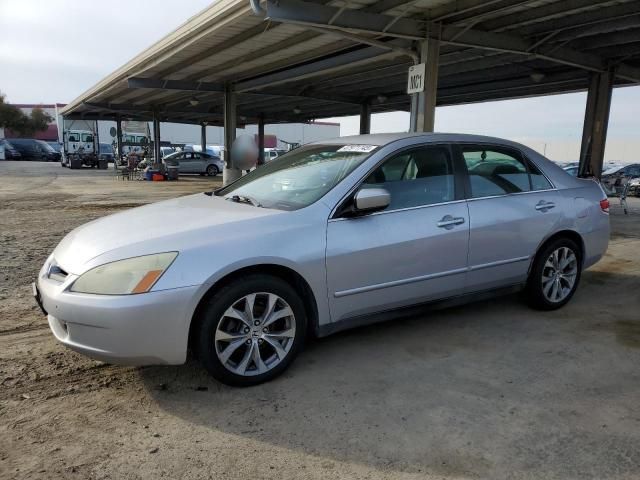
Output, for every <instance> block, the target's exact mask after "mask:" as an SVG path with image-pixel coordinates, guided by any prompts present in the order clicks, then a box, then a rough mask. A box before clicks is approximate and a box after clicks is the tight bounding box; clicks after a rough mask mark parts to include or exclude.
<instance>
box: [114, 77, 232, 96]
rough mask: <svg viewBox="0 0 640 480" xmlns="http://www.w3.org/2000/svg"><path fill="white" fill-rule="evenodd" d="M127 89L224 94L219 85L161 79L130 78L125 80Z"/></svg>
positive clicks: (221, 86) (222, 88)
mask: <svg viewBox="0 0 640 480" xmlns="http://www.w3.org/2000/svg"><path fill="white" fill-rule="evenodd" d="M127 87H129V88H151V89H154V90H181V91H189V92H218V93H223V92H224V85H223V84H221V83H212V82H189V81H184V80H164V79H161V78H140V77H131V78H128V79H127Z"/></svg>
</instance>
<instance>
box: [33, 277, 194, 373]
mask: <svg viewBox="0 0 640 480" xmlns="http://www.w3.org/2000/svg"><path fill="white" fill-rule="evenodd" d="M68 283H69V282H63V283H60V282H56V281H54V280H51V279H49V278H46V276H43V275H40V276H39V278H38V281H37V283H36V285H35V287H34V295H36V300H38V297H39V299H40V301H39V302H38V303H39V304H40V305H41V308H42V309H43V311H44V312H46V313H47V319H48V321H49V327H50V328H51V331H52V332H53V335H54V336H55V337H56V339H57V340H58V341H60V342H61V343H62V344H64V345H65V346H67V347H69V348H71V349H72V350H75V351H77V352H80V353H82V354H84V355H87V356H89V357H91V358H95V359H96V360H101V361H104V362H108V363H114V364H120V365H163V364H164V365H178V364H181V363H184V361H185V360H186V356H187V340H188V334H189V324H190V320H191V313H192V305H193V303H194V298H195V294H196V292H197V291H198V287H197V286H193V287H184V288H176V289H170V290H161V291H157V292H149V293H143V294H138V295H89V294H80V293H73V292H69V291H67V290H66V286H67V285H68Z"/></svg>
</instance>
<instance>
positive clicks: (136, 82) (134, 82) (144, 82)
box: [127, 77, 361, 105]
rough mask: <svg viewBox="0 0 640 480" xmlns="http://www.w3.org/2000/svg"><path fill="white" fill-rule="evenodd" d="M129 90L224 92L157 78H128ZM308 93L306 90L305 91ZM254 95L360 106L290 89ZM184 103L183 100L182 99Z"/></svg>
mask: <svg viewBox="0 0 640 480" xmlns="http://www.w3.org/2000/svg"><path fill="white" fill-rule="evenodd" d="M127 84H128V86H129V88H151V89H158V90H179V91H182V92H216V93H220V92H224V85H223V84H222V83H213V82H190V81H186V80H163V79H159V78H137V77H133V78H130V79H129V80H128V82H127ZM307 91H308V90H307ZM254 95H262V96H265V97H290V98H309V99H314V100H322V101H329V102H333V103H347V104H353V105H360V103H361V100H360V99H359V98H353V97H345V96H342V95H334V94H332V95H324V96H323V95H320V96H318V95H317V94H314V93H312V92H309V93H307V92H304V91H302V92H295V91H291V90H290V89H287V90H282V89H281V90H275V91H269V92H256V93H254ZM183 101H184V99H183Z"/></svg>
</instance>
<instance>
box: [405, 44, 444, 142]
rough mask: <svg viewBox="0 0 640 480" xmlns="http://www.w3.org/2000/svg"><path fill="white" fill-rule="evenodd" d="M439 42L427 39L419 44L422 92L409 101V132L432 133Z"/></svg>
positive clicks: (436, 90) (434, 116)
mask: <svg viewBox="0 0 640 480" xmlns="http://www.w3.org/2000/svg"><path fill="white" fill-rule="evenodd" d="M439 53H440V42H439V41H438V40H436V39H433V38H429V39H427V40H422V41H421V42H420V62H421V63H424V64H425V72H424V77H425V78H424V91H422V92H420V93H414V94H413V98H412V99H411V131H412V132H433V127H434V124H435V118H436V97H437V92H438V55H439Z"/></svg>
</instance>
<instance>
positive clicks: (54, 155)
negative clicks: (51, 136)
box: [36, 140, 62, 162]
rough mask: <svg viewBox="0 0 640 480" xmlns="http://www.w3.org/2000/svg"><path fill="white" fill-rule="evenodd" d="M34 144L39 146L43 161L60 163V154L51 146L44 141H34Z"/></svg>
mask: <svg viewBox="0 0 640 480" xmlns="http://www.w3.org/2000/svg"><path fill="white" fill-rule="evenodd" d="M36 142H37V143H38V145H39V146H40V148H41V150H42V152H43V154H44V159H43V161H47V162H59V161H60V159H61V158H62V154H61V153H60V152H59V151H57V150H56V149H55V148H53V147H52V146H51V145H49V143H48V142H45V141H44V140H36ZM45 159H46V160H45Z"/></svg>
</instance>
